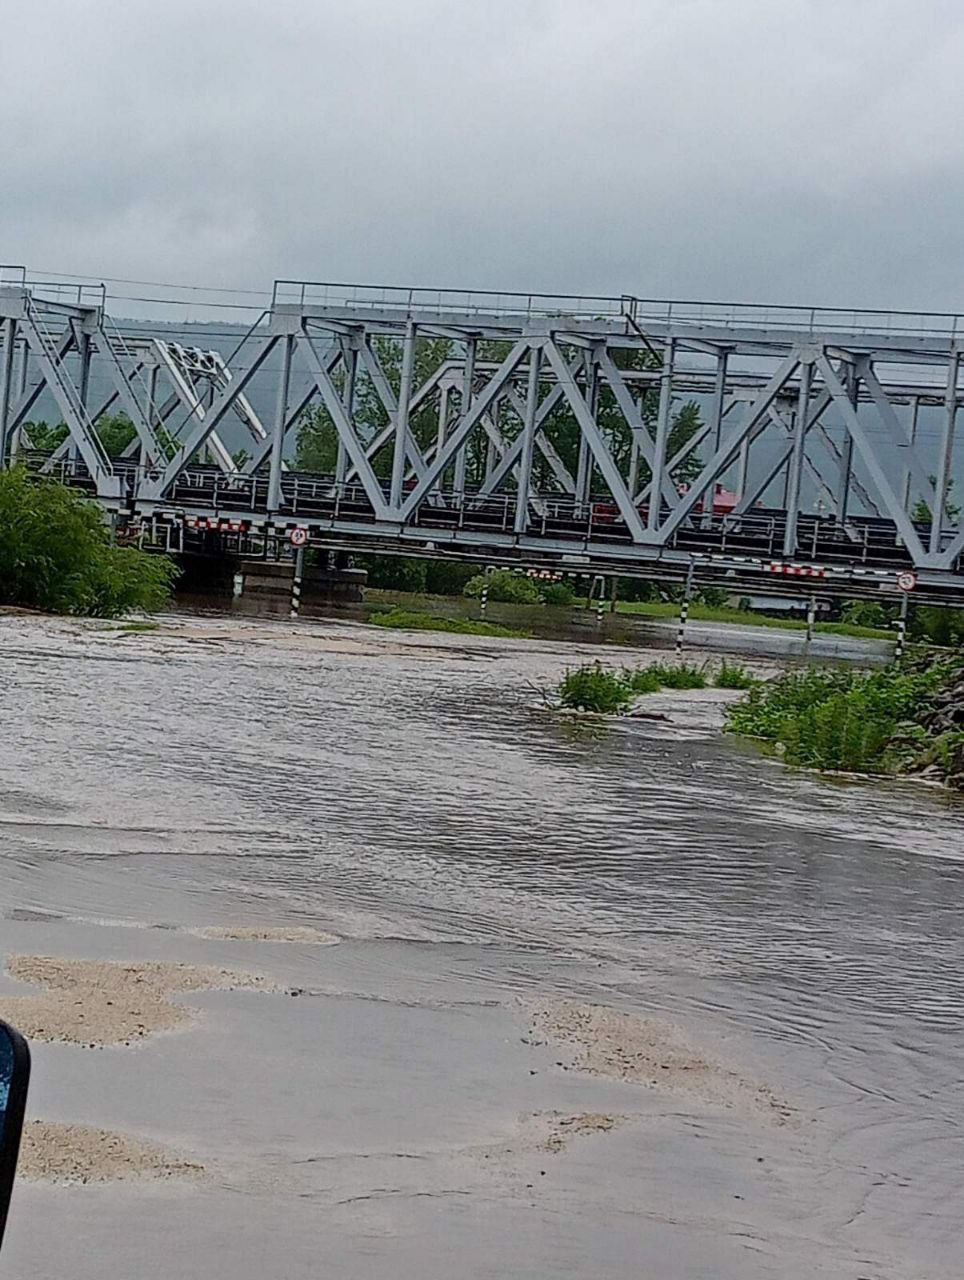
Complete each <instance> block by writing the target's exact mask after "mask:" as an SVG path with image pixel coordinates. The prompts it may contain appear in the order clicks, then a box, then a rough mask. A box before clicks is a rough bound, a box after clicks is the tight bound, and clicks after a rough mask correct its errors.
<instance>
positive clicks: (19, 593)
mask: <svg viewBox="0 0 964 1280" xmlns="http://www.w3.org/2000/svg"><path fill="white" fill-rule="evenodd" d="M176 576H177V569H176V566H175V565H174V563H173V562H172V561H171V560H169V559H168V558H167V557H166V556H160V555H151V554H148V553H147V552H144V551H139V550H137V549H136V548H134V547H118V546H114V545H113V543H112V541H111V537H110V531H109V530H108V528H107V526H106V525H105V524H104V518H103V514H102V512H101V510H100V508H99V507H98V506H97V505H96V504H95V503H93V502H91V501H89V500H88V499H87V498H85V497H83V496H82V495H81V494H79V493H77V492H76V491H75V490H72V489H69V488H67V487H66V486H65V485H62V484H59V483H58V482H56V481H54V480H37V479H35V478H30V477H28V476H27V473H26V472H25V471H24V470H23V469H22V468H20V467H15V468H14V469H13V470H10V471H3V472H0V604H15V605H26V606H28V607H32V608H37V609H47V610H49V611H50V612H52V613H72V614H86V615H88V616H91V617H101V618H109V617H116V616H117V615H118V614H123V613H127V612H128V611H130V610H132V609H145V610H148V611H150V610H154V609H160V608H162V607H163V606H164V605H165V604H166V603H167V601H168V599H169V597H170V594H171V588H172V586H173V583H174V579H175V578H176Z"/></svg>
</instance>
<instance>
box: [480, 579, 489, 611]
mask: <svg viewBox="0 0 964 1280" xmlns="http://www.w3.org/2000/svg"><path fill="white" fill-rule="evenodd" d="M488 603H489V580H488V578H486V580H485V582H484V583H483V584H482V595H481V596H480V597H479V613H481V615H482V617H483V618H484V617H485V610H486V606H487V605H488Z"/></svg>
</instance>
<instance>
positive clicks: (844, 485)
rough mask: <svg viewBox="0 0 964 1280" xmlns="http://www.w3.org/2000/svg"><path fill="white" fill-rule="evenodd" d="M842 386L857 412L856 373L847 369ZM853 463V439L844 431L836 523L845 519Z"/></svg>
mask: <svg viewBox="0 0 964 1280" xmlns="http://www.w3.org/2000/svg"><path fill="white" fill-rule="evenodd" d="M844 386H845V387H846V388H847V394H848V396H849V397H850V403H851V404H852V405H853V407H854V412H856V410H857V393H858V391H859V389H860V383H859V380H858V378H857V374H856V371H855V370H854V369H853V368H852V367H849V366H848V368H847V370H846V377H845V378H844ZM853 462H854V438H853V436H852V435H851V434H850V432H849V431H846V430H845V431H844V438H843V447H842V448H841V450H840V473H839V476H838V478H837V500H836V504H835V508H834V513H835V515H836V517H837V523H838V524H843V522H844V521H845V520H846V519H847V506H848V504H849V501H850V477H851V473H852V471H853Z"/></svg>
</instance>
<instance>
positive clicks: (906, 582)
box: [897, 570, 917, 591]
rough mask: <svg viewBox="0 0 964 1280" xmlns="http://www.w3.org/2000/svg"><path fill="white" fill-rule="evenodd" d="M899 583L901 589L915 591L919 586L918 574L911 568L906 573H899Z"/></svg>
mask: <svg viewBox="0 0 964 1280" xmlns="http://www.w3.org/2000/svg"><path fill="white" fill-rule="evenodd" d="M897 585H898V587H900V589H901V591H913V590H914V588H915V587H916V586H917V574H916V573H911V572H910V571H909V570H908V571H907V572H906V573H898V575H897Z"/></svg>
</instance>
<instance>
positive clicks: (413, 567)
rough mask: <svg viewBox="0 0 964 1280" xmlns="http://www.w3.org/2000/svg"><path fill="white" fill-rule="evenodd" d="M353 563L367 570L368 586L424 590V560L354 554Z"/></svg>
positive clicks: (426, 562) (380, 588) (382, 588)
mask: <svg viewBox="0 0 964 1280" xmlns="http://www.w3.org/2000/svg"><path fill="white" fill-rule="evenodd" d="M355 564H356V565H357V566H358V568H359V569H366V570H367V571H368V585H369V586H370V587H377V588H378V589H379V590H382V591H414V592H424V591H425V582H426V578H427V569H426V565H427V564H428V561H426V560H415V559H413V558H411V557H410V556H356V557H355Z"/></svg>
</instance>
